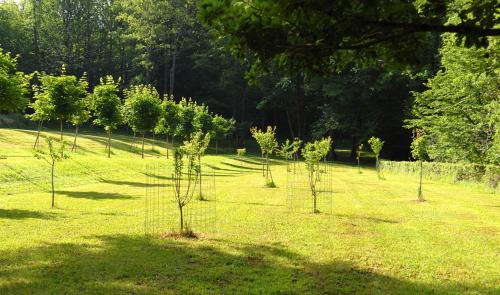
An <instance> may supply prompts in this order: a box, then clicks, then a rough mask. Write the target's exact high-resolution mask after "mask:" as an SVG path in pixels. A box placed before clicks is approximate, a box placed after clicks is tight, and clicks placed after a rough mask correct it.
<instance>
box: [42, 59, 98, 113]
mask: <svg viewBox="0 0 500 295" xmlns="http://www.w3.org/2000/svg"><path fill="white" fill-rule="evenodd" d="M40 83H41V85H40V86H39V87H36V88H35V97H38V98H40V99H42V102H41V105H43V104H44V103H45V102H43V101H46V102H47V103H48V104H50V105H51V113H52V115H53V117H54V118H55V119H58V120H62V121H66V120H69V119H70V118H71V116H72V115H74V114H75V113H77V112H78V111H79V109H80V108H81V107H82V104H81V100H82V99H83V98H84V97H85V96H86V95H87V88H88V82H87V80H86V77H85V76H83V77H82V78H81V79H77V78H76V76H73V75H66V74H65V73H64V68H63V74H61V75H60V76H53V75H48V74H42V75H40Z"/></svg>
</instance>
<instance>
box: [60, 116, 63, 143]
mask: <svg viewBox="0 0 500 295" xmlns="http://www.w3.org/2000/svg"><path fill="white" fill-rule="evenodd" d="M59 123H60V128H61V143H62V141H63V120H62V119H60V120H59Z"/></svg>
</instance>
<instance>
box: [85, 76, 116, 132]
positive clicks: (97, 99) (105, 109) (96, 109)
mask: <svg viewBox="0 0 500 295" xmlns="http://www.w3.org/2000/svg"><path fill="white" fill-rule="evenodd" d="M90 106H91V109H92V112H93V114H94V116H95V117H96V118H95V120H94V124H97V125H101V126H104V127H105V128H108V129H114V128H116V127H117V126H118V125H119V124H120V123H121V122H122V119H123V118H122V111H121V100H120V97H119V96H118V82H115V81H114V79H113V77H112V76H106V77H105V78H104V79H103V78H101V80H100V84H99V85H97V86H96V87H95V88H94V92H93V93H92V94H91V95H90Z"/></svg>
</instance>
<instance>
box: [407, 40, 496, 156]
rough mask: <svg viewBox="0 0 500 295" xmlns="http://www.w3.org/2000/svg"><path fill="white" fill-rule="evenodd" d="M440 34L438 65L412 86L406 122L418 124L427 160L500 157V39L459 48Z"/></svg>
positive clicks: (414, 125) (416, 127)
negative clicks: (421, 85) (422, 84)
mask: <svg viewBox="0 0 500 295" xmlns="http://www.w3.org/2000/svg"><path fill="white" fill-rule="evenodd" d="M455 42H456V38H455V37H454V36H451V35H448V36H445V37H444V38H443V48H442V49H441V55H442V59H441V61H442V64H443V70H441V71H439V72H438V73H437V74H436V75H435V76H434V77H433V78H431V79H429V81H428V83H427V87H428V88H427V89H426V90H424V91H422V92H415V93H414V96H415V102H414V105H413V109H412V113H413V116H414V118H413V119H410V120H408V121H407V127H408V128H414V129H419V130H422V131H423V132H424V133H425V134H426V137H427V138H428V140H427V152H428V155H429V157H430V158H431V159H432V160H438V161H449V162H458V161H468V162H474V163H491V164H498V163H500V157H499V154H500V149H499V145H500V144H499V135H498V134H499V122H500V111H499V110H500V71H499V68H500V66H499V63H498V56H499V54H500V44H499V42H498V40H496V39H491V42H490V46H489V47H488V48H464V47H460V46H456V45H455Z"/></svg>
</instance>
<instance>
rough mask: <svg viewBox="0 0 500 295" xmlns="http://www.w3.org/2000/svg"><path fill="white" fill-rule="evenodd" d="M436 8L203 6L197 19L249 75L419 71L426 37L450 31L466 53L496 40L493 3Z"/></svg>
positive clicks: (255, 0) (258, 0)
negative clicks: (389, 68)
mask: <svg viewBox="0 0 500 295" xmlns="http://www.w3.org/2000/svg"><path fill="white" fill-rule="evenodd" d="M438 2H439V1H425V0H424V1H422V0H416V1H403V0H400V1H362V0H353V1H330V0H317V1H263V0H244V1H243V0H233V1H214V0H203V1H201V3H200V13H199V15H200V18H201V20H202V21H203V22H204V23H205V24H206V25H207V26H209V27H210V28H212V29H213V30H214V31H215V32H216V33H217V35H218V36H220V37H221V38H226V39H227V40H228V45H227V46H228V47H229V48H230V49H231V50H232V51H233V52H234V53H235V54H236V56H238V57H239V58H241V59H243V58H245V57H246V56H247V55H248V53H249V52H251V54H252V55H253V57H254V59H255V60H256V62H255V63H254V68H253V72H254V73H255V72H261V71H263V70H264V69H269V68H270V67H271V66H278V67H280V68H281V69H284V70H287V71H289V72H293V73H300V72H303V71H306V72H320V73H328V72H330V71H331V70H339V69H342V68H343V67H345V66H346V65H349V64H352V63H353V62H356V63H358V64H361V65H367V64H371V65H374V64H377V63H379V61H381V60H383V61H384V63H386V64H395V65H407V64H418V62H419V58H418V55H419V54H418V52H419V51H421V50H422V49H424V48H426V46H427V45H428V38H429V35H428V34H425V33H427V32H435V33H441V32H455V33H457V34H459V36H460V40H458V41H459V42H462V41H465V43H466V44H467V45H469V46H470V45H477V46H486V44H488V40H487V39H486V38H485V36H488V35H490V36H492V35H499V34H500V30H499V29H498V24H499V23H500V21H499V17H498V8H499V4H498V3H495V1H465V2H464V1H444V3H441V2H439V3H438ZM450 20H453V21H450ZM454 20H456V21H454Z"/></svg>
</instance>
